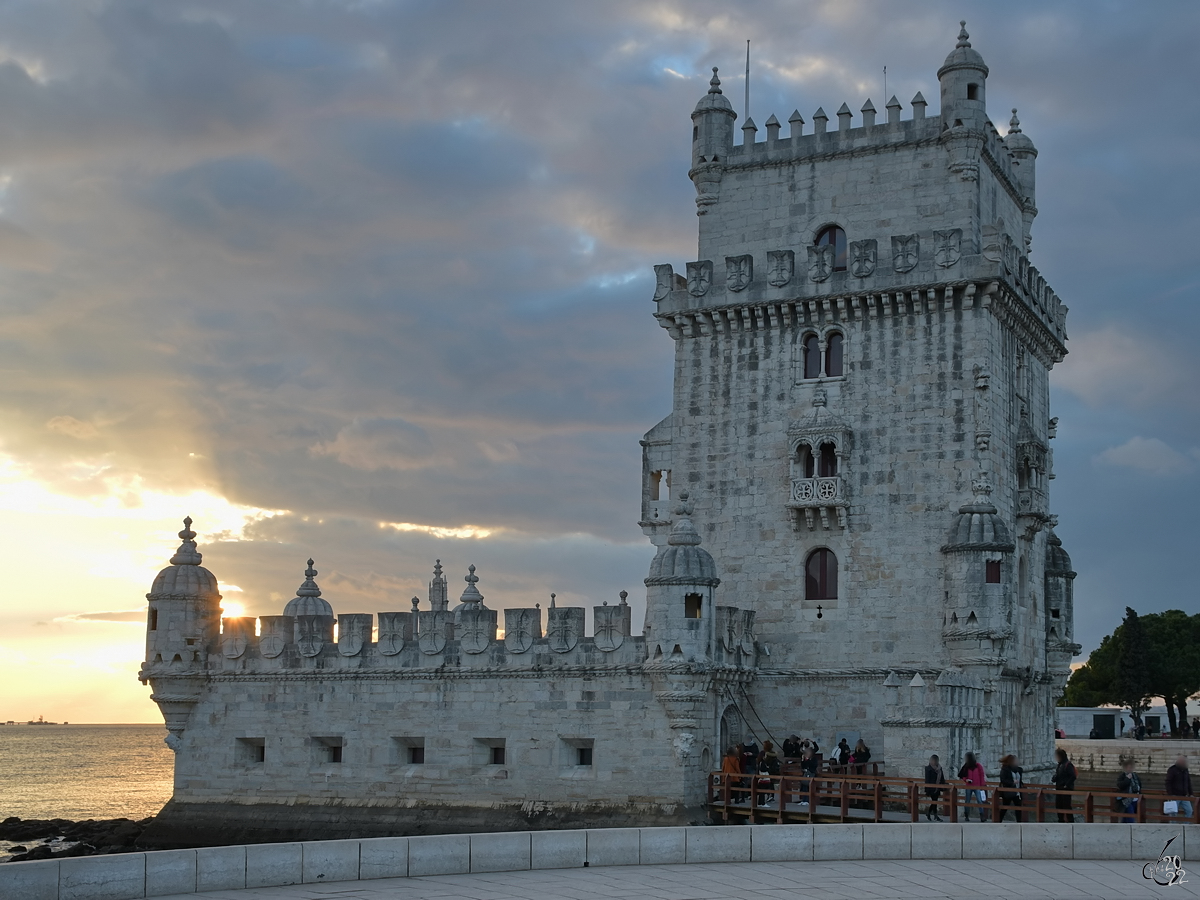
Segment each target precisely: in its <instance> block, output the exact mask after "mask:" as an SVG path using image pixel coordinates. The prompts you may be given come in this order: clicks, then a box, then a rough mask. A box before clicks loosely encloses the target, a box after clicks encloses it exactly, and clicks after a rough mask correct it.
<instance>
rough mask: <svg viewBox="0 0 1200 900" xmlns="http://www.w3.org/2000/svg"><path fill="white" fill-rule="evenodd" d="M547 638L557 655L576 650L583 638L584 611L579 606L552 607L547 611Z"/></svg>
mask: <svg viewBox="0 0 1200 900" xmlns="http://www.w3.org/2000/svg"><path fill="white" fill-rule="evenodd" d="M546 615H547V616H548V618H549V621H548V622H547V623H546V626H547V627H546V637H547V638H548V639H549V641H550V649H551V650H553V651H554V652H555V653H566V652H567V651H569V650H574V649H575V645H576V644H578V643H579V639H580V638H581V637H582V636H583V610H582V609H581V608H580V607H578V606H560V607H557V608H555V607H551V608H550V609H548V610H546Z"/></svg>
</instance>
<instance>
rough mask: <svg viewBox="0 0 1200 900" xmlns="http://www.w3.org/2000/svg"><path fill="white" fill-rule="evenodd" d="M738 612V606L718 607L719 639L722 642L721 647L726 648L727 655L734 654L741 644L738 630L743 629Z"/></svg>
mask: <svg viewBox="0 0 1200 900" xmlns="http://www.w3.org/2000/svg"><path fill="white" fill-rule="evenodd" d="M738 612H739V610H738V608H737V607H736V606H718V607H717V638H718V639H719V640H720V641H721V646H723V647H724V648H725V652H726V653H732V652H733V651H734V650H736V649H737V646H738V644H739V643H740V639H739V637H738V635H737V632H736V629H737V628H740V627H741V619H740V617H739V616H738Z"/></svg>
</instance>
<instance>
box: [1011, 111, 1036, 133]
mask: <svg viewBox="0 0 1200 900" xmlns="http://www.w3.org/2000/svg"><path fill="white" fill-rule="evenodd" d="M1034 124H1037V123H1034ZM1008 133H1009V134H1020V133H1021V120H1020V119H1018V118H1017V108H1016V107H1015V106H1014V107H1013V116H1012V118H1011V119H1009V120H1008Z"/></svg>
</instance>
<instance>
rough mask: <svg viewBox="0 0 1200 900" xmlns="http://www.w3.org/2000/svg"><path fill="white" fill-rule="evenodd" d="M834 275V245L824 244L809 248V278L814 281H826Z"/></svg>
mask: <svg viewBox="0 0 1200 900" xmlns="http://www.w3.org/2000/svg"><path fill="white" fill-rule="evenodd" d="M832 274H833V245H832V244H822V245H821V246H819V247H809V248H808V277H809V278H810V279H812V280H813V281H818V282H819V281H826V280H827V279H828V278H829V276H830V275H832Z"/></svg>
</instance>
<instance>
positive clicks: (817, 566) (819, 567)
mask: <svg viewBox="0 0 1200 900" xmlns="http://www.w3.org/2000/svg"><path fill="white" fill-rule="evenodd" d="M804 568H805V576H806V577H805V588H804V599H805V600H836V599H837V557H836V556H834V555H833V551H832V550H828V549H826V548H825V547H820V548H818V549H817V550H814V551H813V552H812V553H810V554H808V563H807V564H806V565H805V567H804Z"/></svg>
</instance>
